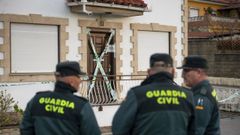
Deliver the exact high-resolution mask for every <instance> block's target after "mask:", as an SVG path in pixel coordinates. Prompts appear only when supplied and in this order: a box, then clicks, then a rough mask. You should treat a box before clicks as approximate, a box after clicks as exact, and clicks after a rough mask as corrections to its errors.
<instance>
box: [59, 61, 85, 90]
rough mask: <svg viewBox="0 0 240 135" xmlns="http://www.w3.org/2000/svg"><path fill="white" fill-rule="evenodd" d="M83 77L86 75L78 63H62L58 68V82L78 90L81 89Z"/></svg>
mask: <svg viewBox="0 0 240 135" xmlns="http://www.w3.org/2000/svg"><path fill="white" fill-rule="evenodd" d="M82 75H85V73H84V72H82V71H81V69H80V65H79V63H78V62H76V61H64V62H60V63H58V64H57V66H56V72H55V77H56V80H57V81H63V82H65V83H67V84H69V85H71V86H72V87H73V88H75V89H76V90H78V88H79V84H80V82H81V76H82Z"/></svg>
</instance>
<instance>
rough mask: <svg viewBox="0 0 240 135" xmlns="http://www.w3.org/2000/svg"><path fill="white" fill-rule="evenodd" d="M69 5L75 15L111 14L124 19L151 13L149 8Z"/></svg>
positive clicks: (93, 3)
mask: <svg viewBox="0 0 240 135" xmlns="http://www.w3.org/2000/svg"><path fill="white" fill-rule="evenodd" d="M67 5H68V6H69V7H70V8H71V11H72V12H75V13H86V14H110V15H116V16H123V17H131V16H140V15H143V13H144V12H150V11H151V10H149V9H148V8H147V7H146V8H141V7H132V6H124V5H117V4H108V3H98V2H68V3H67Z"/></svg>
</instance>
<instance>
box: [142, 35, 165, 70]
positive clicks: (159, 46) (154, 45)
mask: <svg viewBox="0 0 240 135" xmlns="http://www.w3.org/2000/svg"><path fill="white" fill-rule="evenodd" d="M146 46H147V47H146ZM153 53H169V33H168V32H152V31H139V32H138V58H141V59H138V70H139V71H147V69H148V68H149V58H150V56H151V55H152V54H153Z"/></svg>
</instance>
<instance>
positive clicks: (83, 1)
mask: <svg viewBox="0 0 240 135" xmlns="http://www.w3.org/2000/svg"><path fill="white" fill-rule="evenodd" d="M81 2H82V6H83V12H84V13H86V14H87V15H91V14H92V11H88V10H87V9H86V3H87V0H81Z"/></svg>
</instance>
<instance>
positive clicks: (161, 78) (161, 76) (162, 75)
mask: <svg viewBox="0 0 240 135" xmlns="http://www.w3.org/2000/svg"><path fill="white" fill-rule="evenodd" d="M169 81H171V82H173V75H171V74H170V73H168V72H159V73H156V74H154V75H151V76H149V77H147V78H146V79H145V80H144V81H143V82H142V83H141V85H147V84H150V83H152V82H169Z"/></svg>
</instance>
